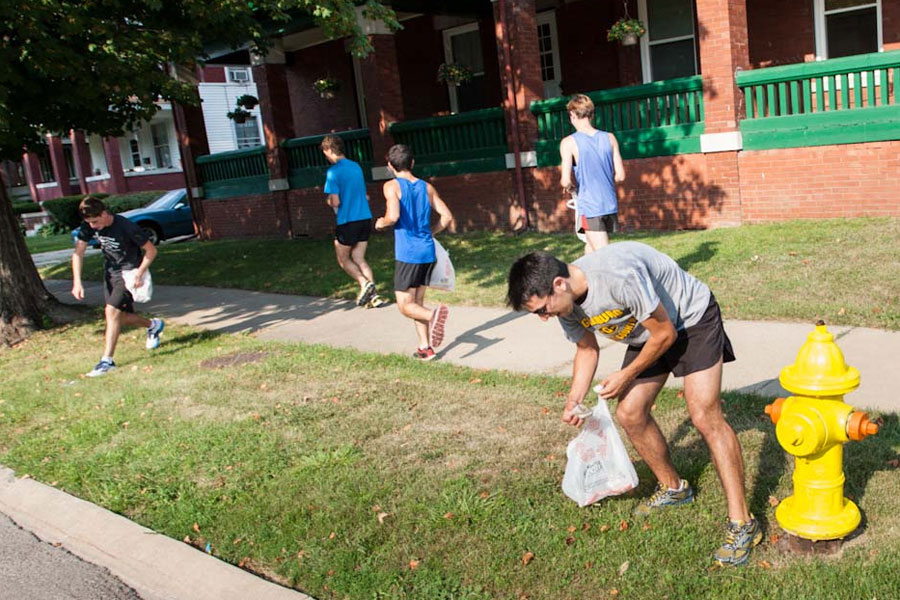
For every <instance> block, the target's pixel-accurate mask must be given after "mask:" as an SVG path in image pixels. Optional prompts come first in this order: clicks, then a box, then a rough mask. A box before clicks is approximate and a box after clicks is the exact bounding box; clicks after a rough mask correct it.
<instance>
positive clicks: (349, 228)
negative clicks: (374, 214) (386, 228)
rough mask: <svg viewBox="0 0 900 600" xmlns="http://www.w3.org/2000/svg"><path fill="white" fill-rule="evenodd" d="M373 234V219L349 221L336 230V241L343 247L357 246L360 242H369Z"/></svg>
mask: <svg viewBox="0 0 900 600" xmlns="http://www.w3.org/2000/svg"><path fill="white" fill-rule="evenodd" d="M371 232H372V219H362V220H361V221H348V222H347V223H343V224H341V225H338V226H336V227H335V228H334V239H336V240H337V242H338V244H340V245H341V246H355V245H356V244H358V243H359V242H368V241H369V234H370V233H371Z"/></svg>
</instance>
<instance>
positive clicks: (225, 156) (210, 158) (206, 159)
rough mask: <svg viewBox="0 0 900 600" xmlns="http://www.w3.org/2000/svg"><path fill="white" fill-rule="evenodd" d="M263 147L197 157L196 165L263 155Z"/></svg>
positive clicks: (264, 148)
mask: <svg viewBox="0 0 900 600" xmlns="http://www.w3.org/2000/svg"><path fill="white" fill-rule="evenodd" d="M265 153H266V147H265V146H257V147H256V148H244V149H242V150H231V151H229V152H216V153H215V154H204V155H203V156H198V157H197V164H198V165H203V164H207V163H217V162H222V161H226V160H231V159H234V158H245V157H247V156H255V155H257V154H263V155H264V154H265Z"/></svg>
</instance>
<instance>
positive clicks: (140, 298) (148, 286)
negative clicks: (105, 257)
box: [122, 269, 153, 303]
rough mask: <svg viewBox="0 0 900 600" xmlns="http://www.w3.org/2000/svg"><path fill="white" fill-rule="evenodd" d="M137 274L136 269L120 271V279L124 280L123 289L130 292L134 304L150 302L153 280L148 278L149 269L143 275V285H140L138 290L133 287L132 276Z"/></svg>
mask: <svg viewBox="0 0 900 600" xmlns="http://www.w3.org/2000/svg"><path fill="white" fill-rule="evenodd" d="M137 272H138V270H137V269H127V270H125V271H122V279H124V280H125V289H126V290H128V291H129V292H131V297H132V298H134V301H135V302H138V303H144V302H150V299H151V298H152V297H153V278H152V277H150V269H147V272H146V273H144V277H143V283H141V287H139V288H136V287H134V276H135V274H136V273H137Z"/></svg>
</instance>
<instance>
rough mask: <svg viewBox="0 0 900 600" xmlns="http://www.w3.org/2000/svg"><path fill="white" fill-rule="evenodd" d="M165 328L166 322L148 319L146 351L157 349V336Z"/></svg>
mask: <svg viewBox="0 0 900 600" xmlns="http://www.w3.org/2000/svg"><path fill="white" fill-rule="evenodd" d="M165 328H166V322H165V321H163V320H162V319H150V327H148V328H147V350H154V349H156V348H159V336H160V335H161V334H162V332H163V329H165Z"/></svg>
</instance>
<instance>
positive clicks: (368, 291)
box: [356, 281, 375, 306]
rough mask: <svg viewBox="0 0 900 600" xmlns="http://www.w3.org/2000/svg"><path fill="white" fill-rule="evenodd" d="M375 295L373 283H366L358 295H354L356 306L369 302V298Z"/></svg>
mask: <svg viewBox="0 0 900 600" xmlns="http://www.w3.org/2000/svg"><path fill="white" fill-rule="evenodd" d="M374 295H375V284H374V283H372V282H371V281H369V282H367V283H366V287H364V288H363V289H362V290H361V291H360V292H359V296H357V297H356V305H357V306H365V305H366V304H368V303H369V300H371V299H372V297H373V296H374Z"/></svg>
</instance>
